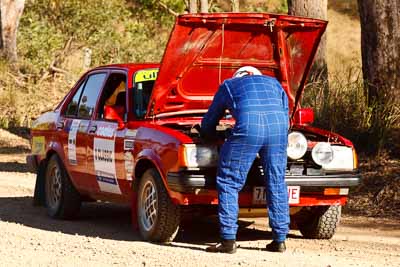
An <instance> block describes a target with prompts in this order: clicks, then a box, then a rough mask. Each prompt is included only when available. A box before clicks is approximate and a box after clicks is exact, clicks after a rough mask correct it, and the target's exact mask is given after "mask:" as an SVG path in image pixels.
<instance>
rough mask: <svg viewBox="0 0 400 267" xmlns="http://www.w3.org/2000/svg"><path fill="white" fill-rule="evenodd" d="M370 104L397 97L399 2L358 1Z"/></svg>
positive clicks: (399, 91)
mask: <svg viewBox="0 0 400 267" xmlns="http://www.w3.org/2000/svg"><path fill="white" fill-rule="evenodd" d="M358 6H359V12H360V21H361V52H362V69H363V76H364V80H365V81H366V82H367V86H366V87H367V88H366V90H367V95H368V100H369V104H372V103H373V102H375V101H379V102H381V101H383V102H387V101H388V100H389V99H391V98H392V97H394V96H396V97H400V2H399V1H398V0H386V1H379V0H363V1H361V0H358Z"/></svg>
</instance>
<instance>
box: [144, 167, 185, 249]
mask: <svg viewBox="0 0 400 267" xmlns="http://www.w3.org/2000/svg"><path fill="white" fill-rule="evenodd" d="M137 197H138V199H137V220H138V227H139V231H140V234H141V235H142V237H143V239H144V240H148V241H152V242H160V243H168V242H171V241H172V240H173V239H174V238H175V236H176V234H177V232H178V228H179V223H180V208H179V206H177V205H174V204H173V203H172V202H171V199H170V198H169V196H168V193H167V191H166V189H165V187H164V184H163V182H162V180H161V177H160V175H159V173H158V172H157V171H156V170H155V169H149V170H147V171H146V172H145V173H144V174H143V176H142V178H141V180H140V183H139V188H138V192H137Z"/></svg>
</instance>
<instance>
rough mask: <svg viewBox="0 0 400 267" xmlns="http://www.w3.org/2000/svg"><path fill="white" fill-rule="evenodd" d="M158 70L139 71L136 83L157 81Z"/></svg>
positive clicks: (136, 75)
mask: <svg viewBox="0 0 400 267" xmlns="http://www.w3.org/2000/svg"><path fill="white" fill-rule="evenodd" d="M157 74H158V69H147V70H139V71H137V72H136V74H135V83H140V82H145V81H155V80H156V79H157Z"/></svg>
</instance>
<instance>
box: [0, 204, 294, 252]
mask: <svg viewBox="0 0 400 267" xmlns="http://www.w3.org/2000/svg"><path fill="white" fill-rule="evenodd" d="M32 201H33V199H32V197H3V198H0V220H1V221H5V222H10V223H18V224H22V225H24V226H27V227H32V228H36V229H41V230H45V231H53V232H61V233H64V234H70V235H76V234H77V235H82V236H89V237H99V238H103V239H112V240H123V241H141V238H140V235H139V233H138V232H137V231H134V230H133V229H132V225H131V215H130V207H129V206H125V205H117V204H110V203H85V204H84V205H83V206H82V210H81V212H80V214H79V217H78V218H77V219H75V220H73V221H63V220H55V219H51V218H49V217H48V216H47V214H46V209H45V208H44V207H34V206H32ZM239 224H240V225H242V226H241V227H240V228H239V233H238V240H239V241H250V240H265V242H268V241H269V240H270V239H271V232H269V231H265V230H260V229H255V228H254V226H253V225H250V226H249V223H248V222H242V221H240V223H239ZM246 226H247V228H245V227H246ZM218 236H219V235H218V222H217V220H216V217H207V218H206V219H195V220H194V221H191V222H186V223H184V224H183V226H182V227H181V229H180V231H179V233H178V235H177V237H176V238H175V240H174V243H173V244H172V245H170V246H177V247H187V248H191V249H199V248H196V247H191V246H190V245H188V244H196V245H205V244H210V243H213V242H217V241H218ZM290 237H291V238H301V237H300V236H296V235H291V236H290ZM183 243H185V244H183Z"/></svg>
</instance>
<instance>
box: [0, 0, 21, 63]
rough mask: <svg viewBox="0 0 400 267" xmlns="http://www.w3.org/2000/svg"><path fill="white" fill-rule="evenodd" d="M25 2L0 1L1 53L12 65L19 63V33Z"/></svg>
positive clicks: (15, 0) (18, 0)
mask: <svg viewBox="0 0 400 267" xmlns="http://www.w3.org/2000/svg"><path fill="white" fill-rule="evenodd" d="M24 5H25V0H1V1H0V24H1V25H0V26H1V27H0V33H1V34H0V39H1V40H0V51H1V56H2V57H4V58H5V59H7V60H8V61H10V62H11V63H15V62H17V59H18V58H17V31H18V25H19V20H20V18H21V15H22V11H23V10H24Z"/></svg>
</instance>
